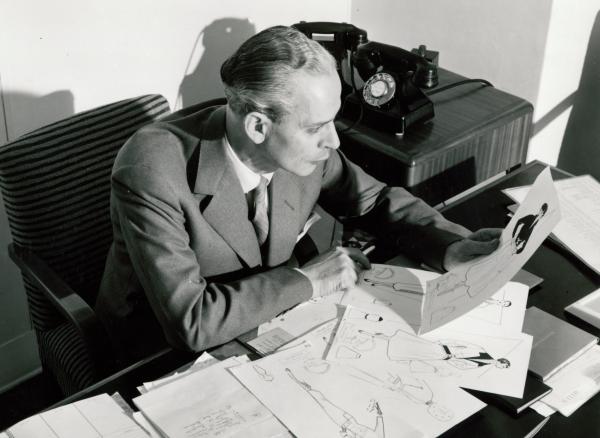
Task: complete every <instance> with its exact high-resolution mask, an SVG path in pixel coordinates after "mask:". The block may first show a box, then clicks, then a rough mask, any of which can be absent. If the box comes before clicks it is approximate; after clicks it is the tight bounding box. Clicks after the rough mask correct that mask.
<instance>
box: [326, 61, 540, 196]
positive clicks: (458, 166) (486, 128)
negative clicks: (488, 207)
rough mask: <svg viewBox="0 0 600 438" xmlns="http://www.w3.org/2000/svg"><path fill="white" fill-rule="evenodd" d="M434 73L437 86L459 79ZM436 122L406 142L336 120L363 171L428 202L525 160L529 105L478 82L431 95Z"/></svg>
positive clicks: (343, 141) (409, 134) (411, 133)
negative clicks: (437, 80)
mask: <svg viewBox="0 0 600 438" xmlns="http://www.w3.org/2000/svg"><path fill="white" fill-rule="evenodd" d="M464 79H465V78H464V77H462V76H460V75H457V74H455V73H452V72H450V71H448V70H444V69H439V81H440V83H439V85H438V87H440V86H444V85H447V84H450V83H454V82H458V81H460V80H464ZM431 100H432V101H433V104H434V110H435V117H434V119H433V120H432V121H430V122H428V123H425V124H423V125H420V126H416V125H415V126H412V127H410V128H409V129H408V132H407V133H406V134H405V135H404V136H403V137H398V136H394V135H393V134H389V133H383V132H379V131H377V130H374V129H371V128H369V127H367V126H364V125H362V124H359V125H357V126H356V127H355V128H354V129H351V130H349V131H347V132H344V129H345V128H347V127H348V126H349V125H351V124H352V122H353V121H350V120H346V119H341V120H339V121H338V122H337V127H338V131H339V132H340V141H341V149H342V151H344V153H345V154H346V155H347V156H348V157H349V158H350V159H351V160H352V161H354V162H356V163H357V164H359V165H361V167H363V168H364V169H365V170H366V171H367V173H369V174H371V175H373V176H375V177H376V178H378V179H380V180H381V181H384V182H385V183H387V184H388V185H392V186H402V187H405V188H407V189H408V190H409V191H411V192H412V193H413V194H415V195H417V196H419V197H421V198H423V199H424V200H425V201H427V202H428V203H429V204H431V205H436V204H438V203H439V202H441V201H444V200H446V199H449V198H451V197H452V196H454V195H456V194H458V193H461V192H462V191H464V190H466V189H468V188H469V187H472V186H474V185H476V184H478V183H480V182H482V181H485V180H486V179H488V178H490V177H492V176H494V175H497V174H499V173H501V172H504V171H506V170H509V169H512V168H514V167H515V166H519V165H521V164H523V163H525V157H526V154H527V145H528V142H529V136H530V132H531V117H532V112H533V107H532V106H531V104H530V103H529V102H527V101H525V100H523V99H520V98H518V97H516V96H513V95H510V94H508V93H505V92H503V91H500V90H498V89H496V88H493V87H486V86H484V85H483V84H477V83H473V84H466V85H461V86H458V87H456V88H452V89H449V90H446V91H443V92H441V93H439V94H434V95H432V96H431Z"/></svg>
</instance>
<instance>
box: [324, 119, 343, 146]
mask: <svg viewBox="0 0 600 438" xmlns="http://www.w3.org/2000/svg"><path fill="white" fill-rule="evenodd" d="M323 144H324V146H325V147H327V148H329V149H337V148H339V147H340V138H339V137H338V133H337V131H336V130H335V124H334V123H333V121H331V122H330V123H328V125H327V136H326V137H325V139H324V142H323Z"/></svg>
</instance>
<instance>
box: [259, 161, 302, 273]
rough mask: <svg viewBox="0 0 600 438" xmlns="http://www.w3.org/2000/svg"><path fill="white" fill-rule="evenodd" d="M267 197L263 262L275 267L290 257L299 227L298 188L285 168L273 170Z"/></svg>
mask: <svg viewBox="0 0 600 438" xmlns="http://www.w3.org/2000/svg"><path fill="white" fill-rule="evenodd" d="M269 196H270V198H269V210H270V213H269V239H268V240H267V248H266V264H267V265H269V266H276V265H279V264H281V263H284V262H286V261H287V260H288V259H289V258H290V256H291V254H292V251H293V249H294V246H295V245H296V238H297V237H298V230H299V229H300V226H299V214H300V212H299V206H300V205H299V203H300V190H299V189H298V186H297V184H296V182H295V178H294V177H293V176H292V175H291V174H290V173H289V172H286V171H284V170H278V171H276V172H275V174H274V175H273V179H272V180H271V184H269Z"/></svg>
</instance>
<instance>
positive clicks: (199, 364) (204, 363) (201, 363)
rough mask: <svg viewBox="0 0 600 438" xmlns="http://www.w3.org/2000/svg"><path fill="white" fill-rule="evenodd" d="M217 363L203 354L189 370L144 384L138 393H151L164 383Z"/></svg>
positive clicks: (205, 353)
mask: <svg viewBox="0 0 600 438" xmlns="http://www.w3.org/2000/svg"><path fill="white" fill-rule="evenodd" d="M218 362H219V360H218V359H215V358H214V357H212V356H211V355H210V354H209V353H207V352H204V353H202V354H201V355H200V357H198V359H196V360H195V361H194V363H193V364H192V365H191V366H190V367H189V368H186V369H185V370H181V371H176V372H174V373H173V374H170V375H168V376H165V377H162V378H160V379H156V380H153V381H152V382H144V383H143V387H142V388H140V387H138V390H139V391H140V393H141V394H144V393H146V392H148V391H151V390H152V389H154V388H157V387H159V386H162V385H164V384H166V383H169V382H172V381H173V380H176V379H179V378H181V377H183V376H186V375H188V374H190V373H193V372H195V371H199V370H202V369H204V368H208V367H209V366H211V365H214V364H216V363H218Z"/></svg>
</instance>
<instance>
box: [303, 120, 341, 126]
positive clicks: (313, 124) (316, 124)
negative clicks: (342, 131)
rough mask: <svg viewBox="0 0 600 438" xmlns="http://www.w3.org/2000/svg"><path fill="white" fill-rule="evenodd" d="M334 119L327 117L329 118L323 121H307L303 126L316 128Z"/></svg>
mask: <svg viewBox="0 0 600 438" xmlns="http://www.w3.org/2000/svg"><path fill="white" fill-rule="evenodd" d="M333 120H335V118H333V119H329V120H325V121H324V122H313V123H308V124H307V125H306V126H305V127H306V128H316V127H321V126H323V125H326V124H328V123H329V122H331V121H333Z"/></svg>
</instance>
